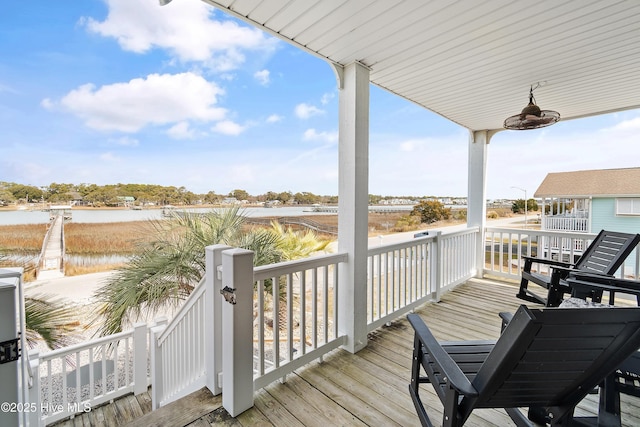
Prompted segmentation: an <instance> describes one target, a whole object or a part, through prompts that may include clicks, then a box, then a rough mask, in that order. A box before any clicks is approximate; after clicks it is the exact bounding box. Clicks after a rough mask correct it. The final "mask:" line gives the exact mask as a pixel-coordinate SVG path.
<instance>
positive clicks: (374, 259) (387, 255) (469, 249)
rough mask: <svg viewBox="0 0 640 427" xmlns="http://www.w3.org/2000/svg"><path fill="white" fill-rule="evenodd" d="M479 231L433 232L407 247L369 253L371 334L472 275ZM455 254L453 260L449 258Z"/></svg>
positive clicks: (388, 248) (400, 244)
mask: <svg viewBox="0 0 640 427" xmlns="http://www.w3.org/2000/svg"><path fill="white" fill-rule="evenodd" d="M477 234H478V229H477V228H471V229H467V230H464V231H460V232H456V233H451V234H446V235H444V234H441V233H440V232H431V234H430V235H427V237H419V238H416V239H414V240H410V241H407V242H401V243H396V244H392V245H386V246H380V247H376V248H371V249H369V255H368V262H367V328H368V331H369V332H371V331H372V330H374V329H376V328H378V327H380V326H381V325H383V324H385V323H387V322H389V321H391V320H394V319H396V318H398V317H399V316H401V315H403V314H405V313H408V312H409V311H411V310H413V309H414V308H415V307H416V306H418V305H420V304H423V303H425V302H426V301H429V300H436V301H437V300H439V298H440V295H441V293H442V292H443V291H446V290H447V289H449V288H451V287H453V286H455V285H457V284H459V283H462V282H464V281H465V280H467V279H469V278H470V277H472V276H473V272H474V265H475V260H474V257H473V254H474V251H473V248H474V247H475V241H476V239H477ZM449 255H450V256H449Z"/></svg>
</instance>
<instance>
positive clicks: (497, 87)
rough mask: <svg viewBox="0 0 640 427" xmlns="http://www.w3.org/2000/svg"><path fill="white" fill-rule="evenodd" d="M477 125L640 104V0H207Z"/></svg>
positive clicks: (575, 115) (382, 84) (428, 105)
mask: <svg viewBox="0 0 640 427" xmlns="http://www.w3.org/2000/svg"><path fill="white" fill-rule="evenodd" d="M203 1H205V2H207V3H209V4H211V5H213V6H215V7H217V8H219V9H222V10H225V11H228V12H231V13H232V14H233V15H235V16H238V17H240V18H241V19H243V20H245V21H247V22H249V23H251V24H253V25H255V26H257V27H259V28H262V29H264V30H266V31H268V32H269V33H271V34H273V35H276V36H277V37H280V38H282V39H284V40H287V41H289V42H291V43H293V44H294V45H296V46H298V47H301V48H302V49H304V50H307V51H309V52H312V53H314V54H316V55H318V56H320V57H322V58H325V59H326V60H328V61H329V62H331V63H335V64H338V65H347V64H349V63H352V62H353V61H360V62H361V63H362V64H364V65H366V66H368V67H370V69H371V75H370V77H371V82H372V83H373V84H375V85H377V86H379V87H381V88H384V89H386V90H388V91H390V92H393V93H395V94H397V95H399V96H401V97H403V98H406V99H408V100H410V101H412V102H415V103H417V104H419V105H421V106H424V107H425V108H427V109H429V110H431V111H433V112H435V113H438V114H440V115H442V116H444V117H446V118H448V119H449V120H452V121H454V122H456V123H458V124H460V125H462V126H464V127H466V128H469V129H472V130H484V129H501V128H502V123H503V121H504V119H505V118H506V117H508V116H511V115H514V114H517V113H519V112H520V110H521V109H522V108H523V107H524V106H525V105H526V104H527V102H528V92H529V85H531V84H535V83H536V82H546V84H545V85H544V86H542V87H540V88H539V89H538V90H536V91H535V92H534V96H535V98H536V101H537V104H538V105H539V106H540V107H541V108H543V109H549V110H556V111H559V112H560V114H561V116H562V119H563V120H567V119H572V118H578V117H586V116H591V115H597V114H602V113H607V112H613V111H620V110H627V109H633V108H640V72H639V71H638V70H640V2H638V1H636V0H618V1H615V0H575V1H566V0H564V1H558V0H539V1H536V2H531V1H521V0H516V1H513V0H485V1H482V2H471V1H450V0H446V1H445V0H433V1H427V0H404V1H389V0H203Z"/></svg>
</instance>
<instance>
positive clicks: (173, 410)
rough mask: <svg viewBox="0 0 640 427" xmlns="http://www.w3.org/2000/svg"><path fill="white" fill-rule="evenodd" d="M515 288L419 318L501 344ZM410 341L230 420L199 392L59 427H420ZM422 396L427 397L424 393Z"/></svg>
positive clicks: (480, 284) (474, 283)
mask: <svg viewBox="0 0 640 427" xmlns="http://www.w3.org/2000/svg"><path fill="white" fill-rule="evenodd" d="M516 292H517V288H516V287H515V286H514V285H511V284H506V283H501V282H494V281H489V280H477V279H474V280H470V281H469V282H467V283H465V284H463V285H461V286H459V287H457V288H456V289H455V290H453V291H451V292H449V293H447V294H445V295H444V296H443V297H442V300H441V301H440V302H439V303H429V304H426V305H424V306H422V307H420V308H419V309H418V310H417V312H418V313H419V314H420V315H421V316H422V317H423V318H424V319H425V321H426V323H427V324H428V325H429V327H430V328H431V330H432V331H433V333H434V335H435V336H436V337H437V338H438V339H440V340H468V339H497V338H498V336H499V334H500V319H499V317H498V313H499V312H501V311H511V312H514V311H515V310H516V308H517V307H518V306H519V305H520V304H521V303H522V301H521V300H519V299H517V298H516V297H515V294H516ZM412 346H413V333H412V329H411V327H410V325H409V324H408V322H407V321H406V319H405V318H404V317H402V318H400V319H398V320H397V321H395V322H393V323H392V324H391V325H390V326H387V327H383V328H380V329H377V330H376V331H374V332H372V333H371V334H369V345H368V346H367V347H366V348H365V349H364V350H362V351H360V352H359V353H357V354H351V353H349V352H347V351H344V350H336V351H334V352H333V353H330V354H329V355H327V356H326V357H325V358H324V360H323V361H322V362H320V361H316V362H314V363H312V364H310V365H307V366H305V367H303V368H301V369H298V370H297V371H296V372H295V373H294V374H291V375H289V376H288V377H287V380H286V382H285V383H280V382H275V383H272V384H271V385H269V386H267V387H266V388H264V389H262V390H259V391H257V392H256V393H255V406H254V407H253V408H252V409H250V410H248V411H246V412H244V413H242V414H241V415H239V416H238V417H236V418H232V417H231V416H230V415H229V414H228V413H227V412H226V411H225V410H224V408H222V403H221V397H220V396H212V395H211V393H209V391H208V390H206V389H202V390H200V391H198V392H196V393H193V394H191V395H189V396H187V397H185V398H183V399H180V400H178V401H176V402H173V403H171V404H169V405H167V406H164V407H162V408H160V409H159V410H157V411H154V412H151V399H150V397H149V394H148V393H144V394H142V395H140V396H127V397H125V398H122V399H119V400H117V401H115V402H113V403H111V404H108V405H104V406H101V407H98V408H93V409H92V411H90V412H88V413H86V414H82V415H80V416H76V417H75V418H74V419H72V420H67V421H64V422H63V423H59V424H58V425H62V426H117V425H131V426H167V427H168V426H171V427H173V426H178V427H184V426H190V427H196V426H198V427H199V426H211V425H216V426H218V425H228V426H269V425H274V426H322V427H327V426H336V425H342V426H382V425H384V426H405V427H406V426H417V425H419V420H418V417H417V416H416V414H415V411H414V407H413V403H412V401H411V398H410V396H409V393H408V384H409V377H410V370H411V357H412ZM424 390H429V389H428V388H426V387H425V388H424ZM424 396H428V398H427V399H424V397H423V399H424V403H425V406H426V407H427V410H428V411H429V412H430V416H432V419H433V420H438V421H439V420H440V418H441V414H442V412H441V409H442V407H441V405H440V401H439V400H438V398H437V397H436V395H435V393H433V390H429V394H426V393H425V394H424ZM597 399H598V396H597V394H596V395H592V396H589V397H588V398H587V399H585V401H583V403H581V405H580V407H579V408H578V409H577V410H576V415H585V414H594V413H595V411H596V408H597ZM622 414H623V416H622V422H623V426H636V425H640V399H636V398H632V397H629V396H625V395H623V396H622ZM467 425H470V426H505V425H513V422H512V421H511V419H510V418H509V417H508V415H507V414H506V413H505V412H504V411H503V410H495V409H481V410H476V411H474V413H473V415H472V416H471V418H470V419H469V420H468V422H467Z"/></svg>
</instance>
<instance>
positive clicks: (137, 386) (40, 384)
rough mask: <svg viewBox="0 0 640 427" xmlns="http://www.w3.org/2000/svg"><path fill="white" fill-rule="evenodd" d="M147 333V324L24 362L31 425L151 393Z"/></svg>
mask: <svg viewBox="0 0 640 427" xmlns="http://www.w3.org/2000/svg"><path fill="white" fill-rule="evenodd" d="M147 346H148V328H147V325H146V324H144V323H140V324H136V325H134V328H133V329H131V330H129V331H126V332H121V333H118V334H114V335H109V336H105V337H102V338H98V339H95V340H91V341H87V342H83V343H80V344H76V345H72V346H69V347H65V348H61V349H57V350H53V351H51V352H48V353H45V354H42V355H40V354H39V353H38V351H32V352H30V353H29V355H28V357H27V358H26V359H27V360H26V362H27V363H28V366H29V371H30V386H29V391H28V401H29V402H28V403H29V408H32V409H36V411H33V414H34V415H36V414H39V417H31V423H30V424H31V425H40V426H44V425H47V424H51V423H54V422H56V421H58V420H61V419H63V418H68V417H69V416H73V415H75V414H77V413H81V412H88V411H90V410H91V408H93V407H95V406H98V405H100V404H103V403H105V402H110V401H113V400H114V399H116V398H118V397H121V396H124V395H126V394H129V393H135V394H140V393H143V392H145V391H147V387H148V385H149V384H150V377H149V375H148V357H147V356H148V350H147Z"/></svg>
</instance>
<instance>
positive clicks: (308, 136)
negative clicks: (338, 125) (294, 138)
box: [302, 128, 338, 142]
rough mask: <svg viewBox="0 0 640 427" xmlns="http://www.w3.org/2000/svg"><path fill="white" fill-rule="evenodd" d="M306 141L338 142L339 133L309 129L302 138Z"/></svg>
mask: <svg viewBox="0 0 640 427" xmlns="http://www.w3.org/2000/svg"><path fill="white" fill-rule="evenodd" d="M302 138H303V139H304V140H305V141H324V142H336V141H338V132H318V131H316V130H315V129H313V128H311V129H307V130H306V131H305V132H304V135H303V137H302Z"/></svg>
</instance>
